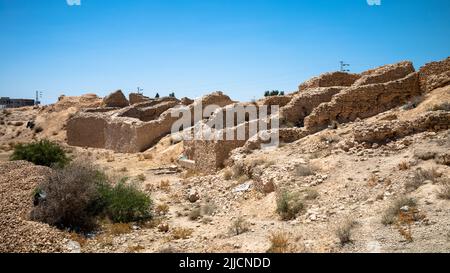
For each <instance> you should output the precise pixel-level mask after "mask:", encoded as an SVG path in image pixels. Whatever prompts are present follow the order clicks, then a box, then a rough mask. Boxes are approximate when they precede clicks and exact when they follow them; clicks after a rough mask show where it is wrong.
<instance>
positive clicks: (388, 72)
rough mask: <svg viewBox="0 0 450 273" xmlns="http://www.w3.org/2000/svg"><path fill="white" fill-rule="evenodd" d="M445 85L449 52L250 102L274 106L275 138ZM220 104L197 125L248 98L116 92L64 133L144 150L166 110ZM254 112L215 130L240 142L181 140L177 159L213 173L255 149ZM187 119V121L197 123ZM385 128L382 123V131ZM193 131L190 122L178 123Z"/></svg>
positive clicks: (386, 134) (400, 131)
mask: <svg viewBox="0 0 450 273" xmlns="http://www.w3.org/2000/svg"><path fill="white" fill-rule="evenodd" d="M448 84H450V58H447V59H445V60H443V61H440V62H433V63H430V64H427V65H425V66H423V67H422V68H421V69H420V70H419V71H417V72H416V71H415V69H414V66H413V64H412V63H411V62H400V63H397V64H392V65H386V66H382V67H379V68H376V69H373V70H368V71H365V72H363V73H361V74H349V73H344V72H334V73H326V74H323V75H321V76H318V77H315V78H313V79H311V80H309V81H307V82H305V83H303V84H301V85H300V86H299V89H298V91H296V92H293V93H292V94H289V95H286V96H274V97H268V98H264V99H262V100H260V101H257V102H255V103H253V104H255V105H268V106H271V105H278V106H279V107H280V110H279V112H274V113H269V114H270V115H271V116H272V117H279V119H280V125H281V126H280V128H271V127H270V126H271V121H270V118H266V119H265V120H264V122H266V123H267V126H268V129H269V130H270V132H272V133H273V132H274V131H276V132H277V133H278V135H279V138H280V141H281V142H293V141H296V140H298V139H300V138H302V137H305V136H307V135H310V134H314V133H316V132H318V131H321V130H323V129H326V128H328V127H329V126H330V125H332V124H334V123H336V124H337V123H347V122H354V121H359V120H364V119H366V118H369V117H372V116H375V115H377V114H380V113H382V112H385V111H387V110H389V109H392V108H395V107H398V106H401V105H404V104H405V103H406V102H408V101H410V100H411V99H413V98H415V97H417V96H420V95H422V94H424V93H426V92H430V91H432V90H434V89H436V88H438V87H442V86H445V85H448ZM199 102H201V103H202V106H203V109H204V108H205V107H207V106H208V105H218V107H219V108H217V109H215V111H214V112H213V113H211V115H209V116H207V117H206V118H204V119H203V120H202V121H200V123H199V124H208V125H211V124H214V123H215V121H216V120H217V119H221V118H225V115H224V113H225V112H226V111H229V110H233V109H238V108H240V107H241V108H242V107H245V106H247V105H250V104H245V103H235V102H233V101H232V100H231V99H230V98H229V97H227V96H225V95H224V94H223V93H221V92H216V93H212V94H210V95H207V96H205V97H203V98H201V99H199V100H196V101H192V100H190V99H188V98H184V99H181V100H177V99H175V98H162V99H149V98H146V97H144V96H142V95H140V94H131V95H130V97H129V100H127V99H126V98H125V96H124V95H123V93H122V92H121V91H117V92H115V93H113V94H111V95H109V96H108V97H106V98H105V99H104V103H103V104H104V105H103V107H102V108H96V109H87V110H84V111H82V112H79V113H78V114H77V115H75V116H74V117H73V118H71V119H70V121H69V123H68V126H67V136H68V142H69V144H70V145H75V146H83V147H95V148H105V149H111V150H114V151H117V152H127V153H134V152H142V151H144V150H146V149H148V148H150V147H151V146H152V145H154V144H155V143H156V142H157V141H159V140H160V139H161V138H162V137H164V136H166V135H168V134H170V133H171V127H172V124H173V123H174V122H175V121H177V120H178V118H177V117H172V115H171V114H172V111H174V109H177V108H178V107H181V106H186V107H188V109H189V111H191V112H192V111H193V109H194V107H195V105H196V104H198V103H199ZM259 122H261V120H259V119H258V118H256V119H254V118H253V117H250V116H248V115H247V116H246V117H245V120H243V121H242V123H241V124H237V125H234V127H230V128H224V129H221V130H217V131H223V132H225V131H226V132H230V131H231V132H233V133H236V132H237V130H238V129H239V128H244V130H245V132H246V133H245V138H244V139H241V140H232V141H227V140H206V139H202V138H199V139H196V140H185V141H184V143H183V144H184V149H185V152H184V156H183V157H182V158H181V159H180V161H179V163H180V164H181V165H182V166H185V167H189V168H195V169H197V170H198V171H201V172H205V173H211V172H215V171H216V170H217V169H220V168H222V167H224V165H225V164H226V161H227V159H228V158H229V155H230V153H231V151H233V150H234V149H237V148H241V149H249V150H251V149H258V148H260V147H261V143H262V142H263V141H261V140H260V138H259V135H258V134H256V135H255V134H251V133H250V131H249V127H250V126H251V125H254V123H257V124H260V123H259ZM449 123H450V119H449V116H448V112H436V113H427V114H425V115H423V116H420V117H418V118H417V120H416V121H414V124H415V126H412V124H411V123H410V122H409V123H408V122H400V121H386V122H383V123H380V124H375V125H373V126H375V127H376V128H372V127H373V126H372V127H367V126H366V129H364V128H361V130H359V131H358V132H357V133H355V139H356V140H357V141H363V142H382V141H385V140H386V139H395V138H398V137H402V136H404V135H407V134H411V133H414V132H416V131H424V130H427V129H428V128H431V127H433V128H439V129H445V128H448V126H449ZM199 124H194V122H192V124H191V126H198V125H199ZM383 128H384V129H383ZM184 129H185V132H186V131H188V132H192V131H193V127H191V128H184Z"/></svg>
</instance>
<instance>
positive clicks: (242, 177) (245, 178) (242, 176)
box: [236, 174, 250, 184]
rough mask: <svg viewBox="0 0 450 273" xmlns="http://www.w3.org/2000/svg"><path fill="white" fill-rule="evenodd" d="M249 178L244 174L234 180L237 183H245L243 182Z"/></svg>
mask: <svg viewBox="0 0 450 273" xmlns="http://www.w3.org/2000/svg"><path fill="white" fill-rule="evenodd" d="M249 180H250V178H249V177H248V175H246V174H244V175H241V176H239V177H237V178H236V182H238V183H239V184H242V183H245V182H247V181H249Z"/></svg>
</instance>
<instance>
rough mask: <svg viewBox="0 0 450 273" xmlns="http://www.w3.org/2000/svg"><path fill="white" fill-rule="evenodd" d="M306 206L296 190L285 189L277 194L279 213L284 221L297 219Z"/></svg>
mask: <svg viewBox="0 0 450 273" xmlns="http://www.w3.org/2000/svg"><path fill="white" fill-rule="evenodd" d="M304 207H305V204H304V202H303V199H301V198H300V195H299V194H298V193H296V192H294V193H293V192H288V191H287V190H284V191H282V192H280V193H278V195H277V213H278V214H279V215H280V216H281V219H282V220H284V221H288V220H292V219H295V218H296V217H297V214H298V213H299V212H300V211H302V210H303V209H304Z"/></svg>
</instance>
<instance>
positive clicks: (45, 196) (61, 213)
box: [31, 162, 104, 232]
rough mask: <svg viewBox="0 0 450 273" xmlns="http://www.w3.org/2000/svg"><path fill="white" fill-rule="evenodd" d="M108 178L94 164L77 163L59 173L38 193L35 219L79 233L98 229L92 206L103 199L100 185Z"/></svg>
mask: <svg viewBox="0 0 450 273" xmlns="http://www.w3.org/2000/svg"><path fill="white" fill-rule="evenodd" d="M103 179H104V176H102V175H99V172H98V171H97V170H96V169H95V168H94V167H93V166H92V165H90V164H86V163H81V162H75V163H71V164H70V165H68V166H67V167H66V168H64V169H56V170H55V172H54V173H53V174H52V175H51V176H50V177H49V178H48V179H47V181H45V182H44V183H42V184H41V185H39V187H38V189H37V190H36V194H40V197H41V198H39V199H38V200H37V199H36V198H35V205H36V206H35V207H34V208H33V210H32V212H31V219H33V220H36V221H40V222H44V223H47V224H49V225H52V226H56V227H58V228H60V229H69V230H74V231H77V232H80V231H81V232H84V231H90V230H92V229H94V228H95V226H96V223H95V218H94V217H95V216H96V214H98V211H96V210H95V209H94V207H93V206H92V204H93V202H94V201H95V200H97V199H98V198H99V195H98V191H97V184H99V183H104V181H103Z"/></svg>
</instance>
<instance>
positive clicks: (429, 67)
mask: <svg viewBox="0 0 450 273" xmlns="http://www.w3.org/2000/svg"><path fill="white" fill-rule="evenodd" d="M419 77H420V88H421V89H422V92H430V91H432V90H434V89H436V88H439V87H443V86H445V85H448V84H450V57H448V58H447V59H445V60H442V61H439V62H432V63H428V64H426V65H424V66H423V67H421V68H420V70H419Z"/></svg>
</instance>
